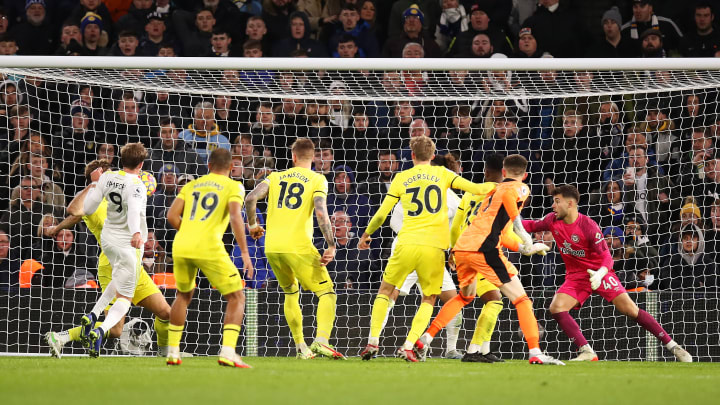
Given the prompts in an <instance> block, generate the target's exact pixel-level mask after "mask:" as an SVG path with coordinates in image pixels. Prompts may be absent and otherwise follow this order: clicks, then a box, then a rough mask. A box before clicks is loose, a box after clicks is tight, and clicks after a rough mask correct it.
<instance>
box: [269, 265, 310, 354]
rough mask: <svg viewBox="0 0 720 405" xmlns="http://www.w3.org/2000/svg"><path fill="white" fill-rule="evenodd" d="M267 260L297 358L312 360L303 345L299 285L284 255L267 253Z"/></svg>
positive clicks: (308, 351) (306, 346)
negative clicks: (278, 289)
mask: <svg viewBox="0 0 720 405" xmlns="http://www.w3.org/2000/svg"><path fill="white" fill-rule="evenodd" d="M267 259H268V264H269V265H270V267H271V268H272V269H273V272H274V273H275V278H276V279H277V281H278V285H279V286H280V289H282V291H283V295H284V298H283V314H284V315H285V321H286V322H287V324H288V327H289V328H290V334H291V335H292V337H293V341H294V342H295V350H296V351H297V357H298V358H300V359H312V358H313V357H315V355H314V354H313V352H312V351H311V350H310V348H309V347H308V345H307V344H306V343H305V336H304V334H303V319H302V310H301V309H300V285H299V284H298V281H297V279H296V278H295V275H294V274H293V271H292V268H291V267H290V264H289V263H288V260H287V259H288V255H287V254H285V253H268V254H267Z"/></svg>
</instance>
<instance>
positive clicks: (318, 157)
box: [313, 139, 335, 183]
mask: <svg viewBox="0 0 720 405" xmlns="http://www.w3.org/2000/svg"><path fill="white" fill-rule="evenodd" d="M334 165H335V152H334V151H333V148H332V142H330V140H329V139H321V140H320V142H319V143H318V145H317V149H315V159H314V160H313V171H316V172H318V173H320V174H322V175H323V176H325V178H326V179H327V181H328V183H330V182H332V181H333V178H334V173H333V171H332V169H333V166H334Z"/></svg>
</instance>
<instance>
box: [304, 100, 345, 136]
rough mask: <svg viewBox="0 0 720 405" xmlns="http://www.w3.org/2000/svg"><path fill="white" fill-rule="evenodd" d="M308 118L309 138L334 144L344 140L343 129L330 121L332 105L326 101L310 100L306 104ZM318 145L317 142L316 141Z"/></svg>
mask: <svg viewBox="0 0 720 405" xmlns="http://www.w3.org/2000/svg"><path fill="white" fill-rule="evenodd" d="M305 115H306V116H307V124H308V127H307V135H306V136H307V137H308V138H310V139H313V140H318V139H319V140H323V139H327V140H328V141H332V142H333V144H334V143H335V142H336V141H337V143H340V141H341V139H342V127H339V126H337V125H335V124H333V123H332V122H331V120H330V105H329V102H328V101H325V100H310V101H308V102H307V103H306V104H305ZM316 143H317V141H316Z"/></svg>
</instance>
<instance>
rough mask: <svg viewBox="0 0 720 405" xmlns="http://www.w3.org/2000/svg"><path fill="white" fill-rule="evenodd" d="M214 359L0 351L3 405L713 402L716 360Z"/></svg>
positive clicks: (718, 385) (718, 384) (719, 376)
mask: <svg viewBox="0 0 720 405" xmlns="http://www.w3.org/2000/svg"><path fill="white" fill-rule="evenodd" d="M245 360H246V361H247V362H248V363H249V364H251V365H252V366H254V368H253V369H251V370H244V369H231V368H226V367H220V366H218V365H217V358H215V357H195V358H190V359H185V360H184V363H183V364H182V365H181V366H179V367H168V366H166V365H165V362H164V359H160V358H111V357H104V358H99V359H90V358H84V357H70V358H68V357H66V358H63V359H61V360H57V359H52V358H48V357H0V397H1V398H2V400H0V402H1V403H2V404H4V405H9V404H24V405H26V404H41V403H44V404H48V403H56V404H65V403H79V402H81V403H97V404H103V405H106V404H125V405H136V404H161V403H162V404H172V405H183V404H193V405H198V404H206V403H218V402H222V403H240V404H268V403H269V404H301V403H302V404H306V403H307V404H349V403H352V404H355V403H357V404H366V405H367V404H388V405H389V404H395V403H398V404H406V403H407V404H426V403H427V404H429V403H434V404H440V405H450V404H455V403H461V404H472V403H481V404H489V403H500V404H502V403H512V404H531V405H533V404H545V403H558V404H611V405H618V404H624V403H628V404H644V403H653V404H672V403H681V404H702V403H718V402H717V401H718V398H720V364H710V363H694V364H681V363H640V362H596V363H579V364H568V365H567V366H565V367H559V366H530V365H529V364H527V363H526V362H520V361H512V362H507V363H501V364H469V363H461V362H460V361H457V360H455V361H452V360H439V359H430V360H428V361H427V362H426V363H418V364H408V363H404V362H403V361H401V360H398V359H391V358H381V359H374V360H373V361H370V362H363V361H360V360H359V359H358V358H351V359H350V360H348V361H332V360H327V359H315V360H311V361H301V360H295V359H292V358H272V357H271V358H252V357H248V358H246V359H245Z"/></svg>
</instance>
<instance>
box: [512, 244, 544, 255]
mask: <svg viewBox="0 0 720 405" xmlns="http://www.w3.org/2000/svg"><path fill="white" fill-rule="evenodd" d="M518 250H519V252H520V253H522V254H523V255H525V256H532V255H534V254H539V255H540V256H545V255H546V254H547V251H548V250H550V248H549V247H548V245H546V244H544V243H529V244H526V243H521V244H520V249H518Z"/></svg>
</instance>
